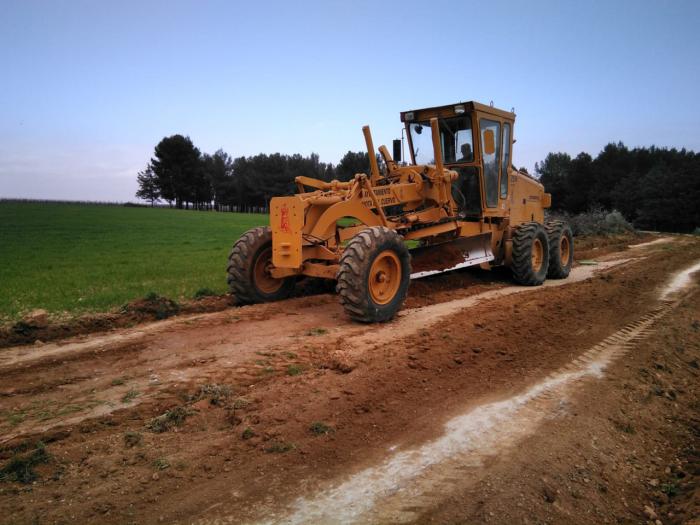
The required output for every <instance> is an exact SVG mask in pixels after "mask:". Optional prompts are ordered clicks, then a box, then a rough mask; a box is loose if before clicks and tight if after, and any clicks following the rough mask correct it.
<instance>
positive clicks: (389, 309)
mask: <svg viewBox="0 0 700 525" xmlns="http://www.w3.org/2000/svg"><path fill="white" fill-rule="evenodd" d="M401 121H402V122H403V123H404V125H405V128H406V135H407V139H408V149H409V152H410V160H411V162H410V163H403V162H401V158H400V157H401V143H400V141H394V147H393V150H394V151H393V154H394V155H393V158H392V156H391V155H390V154H389V151H388V150H387V148H386V147H384V146H381V147H380V148H379V152H380V154H381V159H382V160H383V170H381V171H380V167H379V163H378V161H377V156H376V154H375V151H374V145H373V143H372V136H371V134H370V130H369V128H368V127H367V126H365V127H364V128H363V133H364V137H365V142H366V144H367V152H368V154H369V161H370V173H369V174H365V173H358V174H356V175H355V177H354V178H353V179H352V180H350V181H347V182H340V181H337V180H334V181H331V182H325V181H321V180H318V179H313V178H310V177H297V178H296V179H295V182H296V185H297V187H298V193H296V194H295V195H293V196H289V197H275V198H273V199H272V200H271V202H270V226H266V227H259V228H254V229H252V230H249V231H247V232H246V233H244V234H243V235H242V236H241V238H240V239H238V241H236V243H235V244H234V245H233V249H232V250H231V254H230V256H229V264H228V283H229V287H230V290H231V293H232V295H233V297H234V299H235V300H236V301H237V302H238V303H240V304H247V303H258V302H265V301H274V300H279V299H283V298H285V297H287V296H288V295H289V294H290V293H291V292H292V291H293V288H294V286H295V282H296V280H297V279H298V278H299V277H300V276H307V277H315V278H322V279H330V280H333V281H335V282H336V291H337V293H338V295H339V297H340V302H341V303H342V305H343V306H344V308H345V310H346V311H347V313H348V314H349V315H350V317H351V318H353V319H355V320H357V321H363V322H382V321H388V320H389V319H391V318H392V317H393V316H394V315H395V314H396V312H397V311H398V310H399V309H400V308H401V305H402V304H403V302H404V299H405V297H406V294H407V292H408V286H409V282H410V279H412V278H413V279H416V278H421V277H427V276H429V275H433V274H435V273H441V272H445V271H450V270H455V269H458V268H464V267H467V266H472V265H482V266H485V267H488V266H495V265H505V266H508V267H510V268H511V270H512V274H513V277H514V279H515V281H516V282H517V283H520V284H523V285H529V286H536V285H540V284H542V283H543V282H544V280H545V279H546V278H547V277H549V278H554V279H562V278H566V277H567V276H568V275H569V271H570V270H571V266H572V263H573V238H572V232H571V228H570V227H569V225H567V224H566V223H563V222H561V221H552V222H545V221H544V210H545V208H547V207H549V206H550V204H551V196H550V194H548V193H545V191H544V188H543V186H542V185H541V184H540V183H539V182H537V181H536V180H534V179H533V178H531V177H529V176H528V175H527V174H526V173H522V172H520V171H518V170H516V169H515V168H514V167H513V166H512V149H513V143H514V142H515V141H514V140H513V125H514V123H515V114H514V113H513V112H508V111H503V110H500V109H496V108H494V107H492V106H487V105H484V104H479V103H478V102H460V103H457V104H451V105H448V106H439V107H432V108H425V109H417V110H412V111H405V112H402V113H401Z"/></svg>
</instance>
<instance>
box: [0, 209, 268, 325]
mask: <svg viewBox="0 0 700 525" xmlns="http://www.w3.org/2000/svg"><path fill="white" fill-rule="evenodd" d="M266 223H267V216H266V215H256V214H239V213H214V212H196V211H186V210H170V209H151V208H125V207H120V206H90V205H73V204H33V203H12V202H0V318H1V319H3V320H5V321H7V320H15V319H17V318H19V317H20V316H21V315H22V313H23V312H26V311H28V310H32V309H34V308H44V309H46V310H48V311H49V312H51V313H58V312H94V311H105V310H109V309H111V308H114V307H116V306H119V305H122V304H124V303H126V302H127V301H130V300H132V299H137V298H141V297H143V296H145V295H146V294H148V293H150V292H155V293H157V294H159V295H163V296H166V297H169V298H171V299H175V300H180V299H183V298H188V299H189V298H192V297H193V295H194V294H195V292H197V290H199V289H202V288H209V289H211V290H213V291H215V292H217V293H224V292H225V291H226V289H227V287H226V258H227V256H228V252H229V250H230V248H231V245H232V244H233V242H234V241H235V240H236V239H237V238H238V237H239V236H240V235H241V233H243V232H244V231H245V230H247V229H249V228H252V227H254V226H259V225H261V224H266Z"/></svg>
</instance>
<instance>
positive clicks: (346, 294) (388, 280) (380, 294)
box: [336, 226, 411, 323]
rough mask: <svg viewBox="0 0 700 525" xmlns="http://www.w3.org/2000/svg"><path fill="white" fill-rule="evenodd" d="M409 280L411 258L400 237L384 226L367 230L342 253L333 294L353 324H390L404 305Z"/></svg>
mask: <svg viewBox="0 0 700 525" xmlns="http://www.w3.org/2000/svg"><path fill="white" fill-rule="evenodd" d="M410 278H411V256H410V255H409V253H408V249H407V248H406V245H405V244H404V243H403V239H402V237H401V236H400V235H399V234H398V233H396V232H395V231H394V230H391V229H389V228H385V227H383V226H375V227H372V228H367V229H366V230H363V231H362V232H360V233H358V234H357V235H355V237H353V238H352V239H350V242H348V244H347V246H346V247H345V249H344V250H343V255H342V256H341V258H340V268H339V269H338V284H337V285H336V291H337V292H338V295H339V296H340V303H341V304H342V305H343V307H344V308H345V311H346V312H347V313H348V315H350V317H351V318H352V319H354V320H355V321H360V322H364V323H377V322H378V323H382V322H385V321H389V320H390V319H391V318H392V317H394V315H396V312H398V311H399V309H400V308H401V305H403V302H404V299H405V298H406V293H407V292H408V285H409V281H410Z"/></svg>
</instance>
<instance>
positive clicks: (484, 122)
mask: <svg viewBox="0 0 700 525" xmlns="http://www.w3.org/2000/svg"><path fill="white" fill-rule="evenodd" d="M480 127H481V151H482V157H483V162H484V194H485V200H486V206H488V207H489V208H494V207H496V206H498V171H499V170H498V166H499V161H500V159H501V124H500V122H496V121H493V120H488V119H481V121H480ZM488 131H490V132H491V133H492V137H493V138H492V140H493V148H492V149H493V151H491V152H488V150H489V149H490V148H487V147H486V145H487V140H486V135H487V132H488Z"/></svg>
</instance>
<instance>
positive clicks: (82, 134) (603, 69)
mask: <svg viewBox="0 0 700 525" xmlns="http://www.w3.org/2000/svg"><path fill="white" fill-rule="evenodd" d="M0 13H1V15H0V198H3V197H5V198H7V197H11V198H15V197H24V198H47V199H69V200H73V199H75V200H104V201H128V200H131V201H134V200H135V197H134V193H135V191H136V189H137V184H136V173H137V172H138V171H139V170H141V169H143V168H144V167H145V166H146V165H147V163H148V162H149V160H150V158H151V156H152V154H153V148H154V146H155V145H156V144H157V143H158V141H159V140H160V139H161V138H163V137H164V136H169V135H173V134H175V133H180V134H183V135H188V136H189V137H190V138H191V139H192V140H193V142H194V143H195V145H196V146H197V147H198V148H199V149H200V150H202V151H203V152H208V153H213V152H214V151H216V150H217V149H219V148H223V149H224V150H225V151H226V152H228V153H229V154H230V155H232V156H234V157H238V156H242V155H254V154H257V153H274V152H281V153H289V154H292V153H301V154H304V155H308V154H310V153H312V152H315V153H318V154H319V155H320V158H321V160H322V161H324V162H333V163H337V161H338V160H339V159H340V158H341V157H342V156H343V154H344V153H345V152H347V151H348V150H353V151H359V150H362V149H364V140H363V137H362V132H361V128H362V126H363V125H365V124H369V125H370V126H371V128H372V133H373V136H374V143H375V146H377V147H378V146H379V145H380V144H387V145H389V149H390V150H391V147H390V144H391V140H392V139H394V138H398V137H400V134H401V122H400V120H399V112H400V111H404V110H409V109H416V108H421V107H428V106H436V105H444V104H450V103H453V102H458V101H465V100H477V101H480V102H483V103H486V104H488V103H490V102H491V101H493V103H494V105H495V106H496V107H500V108H502V109H506V110H510V109H511V108H515V112H516V114H517V118H516V122H515V128H514V136H515V138H516V139H517V144H516V145H515V147H514V152H513V160H514V164H515V165H516V166H525V167H526V168H528V169H529V170H530V171H532V169H533V167H534V164H535V162H537V161H539V160H542V159H544V157H545V156H546V155H547V153H548V152H550V151H563V152H567V153H569V154H571V155H576V154H578V153H579V152H581V151H587V152H589V153H591V154H592V155H594V156H595V155H596V154H597V153H598V152H599V151H600V150H601V149H602V148H603V147H604V145H605V144H607V143H608V142H612V141H615V142H616V141H623V142H624V143H625V144H627V145H628V146H631V147H634V146H650V145H652V144H655V145H657V146H667V147H676V148H682V147H685V148H687V149H691V150H695V151H698V150H700V131H699V130H700V101H699V99H698V95H697V94H698V93H699V92H700V88H699V86H700V33H698V30H697V28H698V26H700V2H698V1H695V0H691V1H684V0H675V1H670V0H669V1H661V0H659V1H641V0H640V1H629V2H628V1H600V2H598V1H589V2H581V1H565V0H562V1H551V2H540V1H529V2H519V1H518V2H516V1H513V2H501V1H489V2H484V1H478V2H476V1H475V2H472V1H440V0H431V1H430V2H428V1H425V0H423V1H418V2H414V1H408V0H402V1H396V2H389V1H388V2H380V1H362V0H353V1H347V0H346V1H343V2H341V1H333V0H325V1H318V2H306V1H303V0H299V1H296V2H289V1H280V2H277V1H266V2H262V1H260V2H250V1H246V2H236V1H233V0H230V1H220V2H218V1H206V0H201V1H194V0H193V1H177V0H168V1H147V0H139V1H129V0H120V1H119V2H107V1H94V0H90V1H69V0H51V1H49V0H46V1H44V2H39V1H32V0H18V1H14V0H0Z"/></svg>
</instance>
